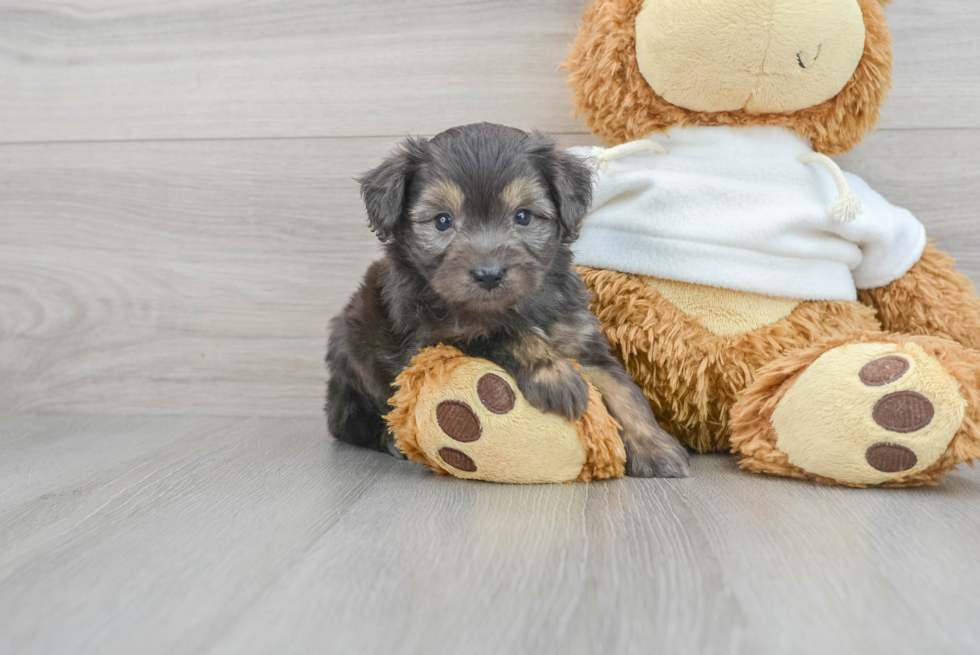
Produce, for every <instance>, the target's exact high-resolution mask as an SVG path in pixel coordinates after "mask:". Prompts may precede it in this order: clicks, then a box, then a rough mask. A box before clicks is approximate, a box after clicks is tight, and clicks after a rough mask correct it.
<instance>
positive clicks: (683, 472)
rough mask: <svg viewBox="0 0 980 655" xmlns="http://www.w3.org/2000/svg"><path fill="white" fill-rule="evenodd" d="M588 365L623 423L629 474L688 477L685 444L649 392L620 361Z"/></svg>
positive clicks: (590, 375) (586, 370)
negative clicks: (661, 421)
mask: <svg viewBox="0 0 980 655" xmlns="http://www.w3.org/2000/svg"><path fill="white" fill-rule="evenodd" d="M610 360H611V361H610V362H609V363H608V364H607V365H602V366H584V367H583V368H582V372H583V373H584V374H585V375H586V376H587V377H588V378H589V381H590V382H592V384H593V385H595V387H596V389H598V390H599V393H601V394H602V400H603V401H604V402H605V404H606V408H607V409H609V413H610V414H612V417H613V418H614V419H616V421H617V422H618V423H619V424H620V425H621V426H623V429H622V431H621V432H620V436H621V437H622V439H623V445H624V446H625V447H626V475H628V476H631V477H634V478H684V477H687V476H688V475H690V466H689V464H688V459H689V457H688V454H687V451H686V450H685V449H684V446H682V445H681V444H679V443H678V442H677V441H676V440H675V439H674V438H673V437H671V436H670V435H669V434H667V433H666V432H665V431H664V430H663V428H661V427H660V426H659V425H658V424H657V419H656V418H655V417H654V415H653V411H652V410H651V409H650V404H649V403H648V402H647V399H646V396H644V395H643V392H642V391H640V388H639V387H637V386H636V384H634V383H633V381H632V380H630V378H629V375H628V374H627V373H626V371H625V370H623V368H622V366H620V364H619V362H616V361H615V360H612V359H611V358H610Z"/></svg>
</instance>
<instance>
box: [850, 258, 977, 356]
mask: <svg viewBox="0 0 980 655" xmlns="http://www.w3.org/2000/svg"><path fill="white" fill-rule="evenodd" d="M955 263H956V260H954V259H953V258H952V257H950V256H949V255H947V254H946V253H944V252H942V251H940V250H937V249H936V248H935V246H933V245H932V244H929V245H928V246H926V249H925V252H924V253H922V258H921V259H920V260H919V262H918V263H917V264H916V265H915V266H913V267H912V270H910V271H909V272H908V273H906V274H905V275H904V276H903V277H901V278H899V279H897V280H895V281H894V282H892V283H891V284H889V285H887V286H884V287H879V288H877V289H869V290H867V291H860V292H858V294H859V296H860V298H861V302H863V303H865V304H866V305H869V306H871V307H874V308H875V309H876V310H877V311H878V320H879V321H881V324H882V327H883V328H884V329H885V330H888V331H890V332H905V333H908V334H919V335H931V336H934V337H945V338H947V339H952V340H953V341H956V342H958V343H961V344H963V345H964V346H968V347H970V348H973V349H974V350H980V297H978V296H977V290H976V287H974V285H973V282H972V281H971V280H970V278H968V277H967V276H965V275H963V274H962V273H960V272H959V271H957V270H955V269H954V268H953V265H954V264H955Z"/></svg>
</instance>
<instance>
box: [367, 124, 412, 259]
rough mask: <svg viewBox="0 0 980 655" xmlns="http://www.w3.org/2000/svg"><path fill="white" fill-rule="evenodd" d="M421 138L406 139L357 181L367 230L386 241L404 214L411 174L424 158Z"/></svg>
mask: <svg viewBox="0 0 980 655" xmlns="http://www.w3.org/2000/svg"><path fill="white" fill-rule="evenodd" d="M425 144H426V140H425V139H411V138H410V139H406V140H405V141H403V142H402V143H401V144H400V145H399V146H398V147H397V148H396V149H395V150H394V151H393V152H392V153H391V154H389V155H388V157H387V158H385V160H384V161H383V162H381V165H380V166H378V167H377V168H375V169H373V170H370V171H368V172H367V173H365V174H364V175H363V176H362V177H361V178H360V179H358V183H359V184H360V185H361V197H362V198H363V199H364V205H365V207H366V208H367V215H368V224H369V225H370V226H371V231H372V232H374V233H375V234H377V235H378V238H379V239H381V240H382V241H388V240H389V239H391V237H392V236H393V235H394V233H395V227H396V226H397V225H398V223H399V221H401V220H402V217H403V216H404V215H405V210H406V204H407V202H408V197H407V196H408V189H409V187H410V186H411V184H412V177H414V175H415V172H416V171H417V170H418V167H419V165H420V164H421V163H422V161H423V160H424V157H425Z"/></svg>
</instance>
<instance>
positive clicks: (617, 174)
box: [572, 127, 926, 300]
mask: <svg viewBox="0 0 980 655" xmlns="http://www.w3.org/2000/svg"><path fill="white" fill-rule="evenodd" d="M658 144H659V145H658ZM660 146H663V147H662V148H661V147H660ZM658 150H659V151H660V152H657V151H658ZM664 150H665V151H666V154H662V153H663V151H664ZM572 152H575V153H576V154H578V155H580V156H584V157H589V158H591V159H592V161H593V162H594V163H595V166H596V169H597V182H596V193H595V201H594V203H593V207H592V210H591V212H590V213H589V216H588V218H587V219H586V222H585V225H584V227H583V229H582V235H581V237H580V238H579V240H578V241H577V242H576V243H575V245H574V246H573V249H574V251H575V262H576V263H577V264H582V265H586V266H592V267H595V268H607V269H612V270H616V271H621V272H625V273H635V274H639V275H650V276H653V277H658V278H663V279H667V280H676V281H680V282H693V283H696V284H705V285H710V286H714V287H721V288H725V289H733V290H736V291H750V292H754V293H760V294H765V295H769V296H778V297H784V298H794V299H797V300H855V299H856V298H857V291H856V290H857V289H872V288H875V287H880V286H884V285H886V284H888V283H889V282H892V281H894V280H897V279H898V278H900V277H902V276H903V275H905V273H907V272H908V270H909V269H910V268H912V266H913V265H914V264H915V263H916V262H917V261H919V258H920V257H921V256H922V251H923V249H924V248H925V245H926V234H925V228H923V226H922V224H921V223H919V221H917V220H916V219H915V217H914V216H913V215H912V214H911V213H910V212H908V211H907V210H905V209H901V208H898V207H895V206H893V205H891V204H889V203H888V202H887V201H886V200H885V199H884V198H882V197H881V196H880V195H879V194H878V193H876V192H875V191H873V190H872V189H871V188H870V187H869V186H868V185H867V184H866V183H865V182H864V180H862V179H861V178H859V177H857V176H856V175H851V174H848V173H844V174H843V176H840V172H839V169H837V168H836V166H835V165H834V164H833V163H832V162H830V161H829V160H826V159H825V158H822V157H821V156H819V155H814V152H813V149H812V148H811V146H810V144H809V142H808V141H807V140H805V139H803V138H801V137H799V136H797V135H796V134H795V133H793V132H790V131H787V130H784V129H782V128H779V127H751V128H731V127H691V128H675V129H673V130H671V131H670V132H669V133H668V134H666V135H665V136H662V137H657V138H655V139H652V140H644V141H641V142H634V143H633V144H627V145H626V146H620V147H618V148H615V149H610V150H607V151H604V150H602V149H596V148H574V149H572ZM798 158H804V160H805V161H808V162H809V163H801V162H800V161H798ZM815 160H818V161H815ZM835 177H836V179H835ZM855 196H856V201H855V198H854V197H855ZM857 201H859V203H860V204H858V202H857ZM848 204H849V208H850V210H851V211H850V215H847V214H848V212H847V211H841V210H840V208H841V207H842V206H846V205H848ZM832 206H833V207H834V209H833V210H832V209H831V207H832ZM852 219H853V220H852Z"/></svg>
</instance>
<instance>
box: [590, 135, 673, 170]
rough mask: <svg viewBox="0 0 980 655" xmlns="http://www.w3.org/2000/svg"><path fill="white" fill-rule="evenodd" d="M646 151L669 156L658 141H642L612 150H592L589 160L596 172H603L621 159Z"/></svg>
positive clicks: (621, 145)
mask: <svg viewBox="0 0 980 655" xmlns="http://www.w3.org/2000/svg"><path fill="white" fill-rule="evenodd" d="M644 150H652V151H654V152H655V153H657V154H658V155H666V154H667V150H666V149H665V148H664V147H663V146H662V145H660V144H659V143H657V142H656V141H651V140H650V139H640V140H639V141H630V142H629V143H621V144H620V145H618V146H613V147H612V148H600V147H598V146H597V147H595V148H593V149H592V152H590V153H589V159H591V160H592V162H593V164H594V165H595V167H596V170H600V171H601V170H604V169H605V168H606V167H607V166H609V164H611V163H612V162H614V161H616V160H617V159H619V158H620V157H626V156H627V155H632V154H635V153H638V152H643V151H644Z"/></svg>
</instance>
